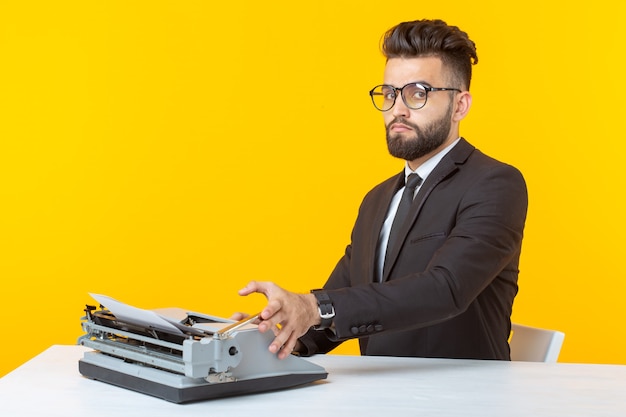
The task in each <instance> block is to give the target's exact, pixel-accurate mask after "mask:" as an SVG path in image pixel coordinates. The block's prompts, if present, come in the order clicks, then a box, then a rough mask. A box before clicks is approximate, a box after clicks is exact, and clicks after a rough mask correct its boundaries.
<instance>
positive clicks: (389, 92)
mask: <svg viewBox="0 0 626 417" xmlns="http://www.w3.org/2000/svg"><path fill="white" fill-rule="evenodd" d="M431 91H458V92H459V93H460V92H461V90H459V89H458V88H449V87H445V88H435V87H427V86H425V85H422V84H420V83H409V84H407V85H405V86H404V87H402V88H398V87H394V86H393V85H386V84H382V85H377V86H376V87H374V88H372V89H371V90H370V97H371V98H372V103H374V107H376V108H377V109H378V110H380V111H387V110H391V108H392V107H393V106H394V104H396V98H397V97H398V96H399V95H400V96H402V101H403V102H404V104H406V106H407V107H408V108H409V109H411V110H418V109H421V108H422V107H424V106H425V105H426V100H428V93H430V92H431Z"/></svg>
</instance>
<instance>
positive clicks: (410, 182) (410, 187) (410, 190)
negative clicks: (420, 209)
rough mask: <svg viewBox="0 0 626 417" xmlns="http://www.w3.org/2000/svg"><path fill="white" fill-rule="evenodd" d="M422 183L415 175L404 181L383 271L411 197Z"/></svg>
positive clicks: (408, 208)
mask: <svg viewBox="0 0 626 417" xmlns="http://www.w3.org/2000/svg"><path fill="white" fill-rule="evenodd" d="M421 183H422V178H420V176H419V175H417V174H409V176H408V177H407V179H406V186H405V187H404V191H403V192H402V198H401V199H400V204H399V205H398V211H396V217H394V219H393V223H392V224H391V231H390V232H389V240H388V241H387V252H385V266H384V268H383V269H384V270H385V271H386V270H387V267H388V265H387V259H388V258H389V253H390V252H391V251H392V249H393V248H394V247H395V246H396V245H397V244H398V242H396V241H397V240H398V236H399V235H400V230H402V225H403V224H404V221H405V220H406V217H407V215H408V214H409V210H410V208H411V204H413V196H414V195H415V189H416V188H417V187H418V186H419V185H420V184H421Z"/></svg>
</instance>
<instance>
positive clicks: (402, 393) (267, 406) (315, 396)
mask: <svg viewBox="0 0 626 417" xmlns="http://www.w3.org/2000/svg"><path fill="white" fill-rule="evenodd" d="M85 350H86V349H85V348H84V347H81V346H52V347H51V348H49V349H48V350H46V351H45V352H43V353H42V354H40V355H38V356H36V357H35V358H34V359H32V360H30V361H29V362H27V363H25V364H24V365H22V366H21V367H19V368H17V369H16V370H14V371H13V372H11V373H9V374H8V375H6V376H5V377H4V378H2V379H0V415H2V416H3V417H13V416H20V417H22V416H37V417H40V416H64V417H67V416H116V417H121V416H149V417H160V416H167V417H175V416H184V417H194V416H202V417H207V416H223V417H231V416H254V417H263V416H271V417H279V416H289V417H302V416H316V417H319V416H341V417H352V416H356V417H363V416H365V417H367V416H376V417H403V416H442V417H452V416H481V417H484V416H498V417H502V416H506V417H510V416H524V417H528V416H533V417H535V416H567V417H572V416H585V417H590V416H593V417H605V416H625V415H626V399H625V394H626V366H622V365H585V364H545V363H527V362H499V361H471V360H449V359H416V358H389V357H358V356H334V355H319V356H316V357H313V358H309V360H310V361H311V362H315V363H317V364H319V365H322V366H324V367H325V368H326V370H327V371H328V373H329V375H328V379H327V380H323V381H318V382H315V383H313V384H310V385H306V386H302V387H297V388H292V389H287V390H283V391H277V392H270V393H264V394H255V395H248V396H241V397H232V398H224V399H219V400H212V401H204V402H196V403H191V404H185V405H177V404H173V403H169V402H167V401H164V400H160V399H157V398H152V397H150V396H147V395H144V394H139V393H135V392H132V391H129V390H125V389H122V388H117V387H114V386H111V385H108V384H104V383H102V382H98V381H92V380H90V379H87V378H84V377H82V376H81V375H80V374H79V373H78V364H77V361H78V359H80V358H81V357H82V354H83V352H84V351H85Z"/></svg>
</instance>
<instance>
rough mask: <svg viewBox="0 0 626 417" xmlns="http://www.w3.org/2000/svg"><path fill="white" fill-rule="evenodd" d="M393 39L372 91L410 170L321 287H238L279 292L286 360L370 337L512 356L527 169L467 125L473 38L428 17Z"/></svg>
mask: <svg viewBox="0 0 626 417" xmlns="http://www.w3.org/2000/svg"><path fill="white" fill-rule="evenodd" d="M382 49H383V53H384V55H385V57H386V58H387V63H386V66H385V73H384V82H383V84H382V85H380V86H377V87H375V88H373V89H372V90H371V91H370V95H371V97H372V102H373V104H374V106H375V107H376V108H377V109H378V110H380V111H381V112H382V114H383V118H384V122H385V126H386V131H387V143H388V148H389V151H390V153H391V154H392V155H393V156H396V157H398V158H402V159H404V160H406V165H405V169H404V171H403V172H402V173H400V174H399V175H396V176H394V177H392V178H390V179H388V180H386V181H384V182H383V183H381V184H379V185H378V186H376V187H374V189H372V190H371V191H370V192H369V193H368V194H367V195H366V196H365V198H364V200H363V203H362V205H361V207H360V209H359V214H358V218H357V220H356V223H355V225H354V229H353V232H352V241H351V244H350V245H349V246H348V247H347V249H346V252H345V254H344V256H343V257H342V258H341V260H340V261H339V262H338V264H337V266H336V267H335V269H334V271H333V272H332V274H331V276H330V277H329V278H328V281H327V282H326V284H325V285H324V289H323V290H316V291H314V292H313V293H311V294H296V293H292V292H289V291H286V290H284V289H282V288H280V287H278V286H277V285H275V284H273V283H269V282H254V281H253V282H251V283H249V284H248V285H247V286H246V287H245V288H244V289H242V290H240V294H241V295H248V294H251V293H253V292H260V293H263V294H265V296H266V297H267V298H268V303H267V306H266V307H265V308H264V310H263V311H262V313H261V319H260V322H259V330H260V331H262V332H265V331H268V330H272V331H273V332H274V334H275V339H274V340H273V342H272V344H271V345H270V347H269V349H270V351H271V352H276V353H277V354H278V357H279V358H284V357H286V356H287V355H289V354H290V353H291V352H292V351H294V350H295V351H297V352H298V353H300V354H301V355H310V354H314V353H324V352H328V351H329V350H331V349H333V348H334V347H335V346H337V344H338V343H341V342H342V341H344V340H347V339H350V338H359V342H360V348H361V353H362V354H363V355H391V356H419V357H445V358H474V359H500V360H510V352H509V346H508V337H509V333H510V326H511V321H510V316H511V310H512V306H513V299H514V298H515V295H516V293H517V277H518V263H519V257H520V251H521V243H522V234H523V230H524V222H525V219H526V210H527V203H528V200H527V191H526V185H525V182H524V179H523V177H522V175H521V174H520V173H519V171H518V170H517V169H515V168H513V167H511V166H509V165H506V164H503V163H501V162H498V161H496V160H494V159H492V158H490V157H488V156H486V155H484V154H483V153H481V152H480V151H479V150H477V149H475V148H474V147H473V146H472V145H470V144H469V143H468V142H467V141H466V140H465V139H463V138H460V136H459V123H460V122H461V120H462V119H463V118H465V116H466V115H467V113H468V111H469V109H470V106H471V103H472V97H471V95H470V93H469V87H470V80H471V70H472V65H473V64H475V63H476V62H477V60H478V58H477V55H476V50H475V46H474V43H473V42H472V41H471V40H470V39H469V38H468V37H467V34H466V33H464V32H462V31H461V30H459V29H458V28H457V27H454V26H448V25H447V24H446V23H445V22H443V21H440V20H434V21H430V20H421V21H415V22H405V23H401V24H399V25H397V26H396V27H394V28H392V29H390V30H389V31H388V32H387V33H386V34H385V37H384V42H383V46H382ZM410 174H417V176H415V175H410ZM407 179H408V181H409V182H408V184H409V185H407V186H406V187H405V181H407ZM405 188H407V193H406V196H407V197H403V194H404V189H405ZM413 188H414V190H413ZM402 200H405V201H404V202H403V201H402ZM411 200H412V202H411ZM404 216H406V217H404ZM395 217H398V219H396V220H395V221H396V222H397V223H398V224H395V223H394V218H395ZM400 217H404V220H399V218H400Z"/></svg>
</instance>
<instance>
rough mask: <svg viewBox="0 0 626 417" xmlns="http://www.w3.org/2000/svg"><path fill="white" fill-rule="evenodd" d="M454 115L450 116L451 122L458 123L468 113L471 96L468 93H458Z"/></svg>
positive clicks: (470, 105)
mask: <svg viewBox="0 0 626 417" xmlns="http://www.w3.org/2000/svg"><path fill="white" fill-rule="evenodd" d="M454 104H455V107H454V114H453V115H452V121H454V122H460V121H461V120H463V119H464V118H465V116H467V113H469V110H470V107H472V95H471V94H470V92H469V91H463V92H461V93H458V94H457V95H456V97H455V103H454Z"/></svg>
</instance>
